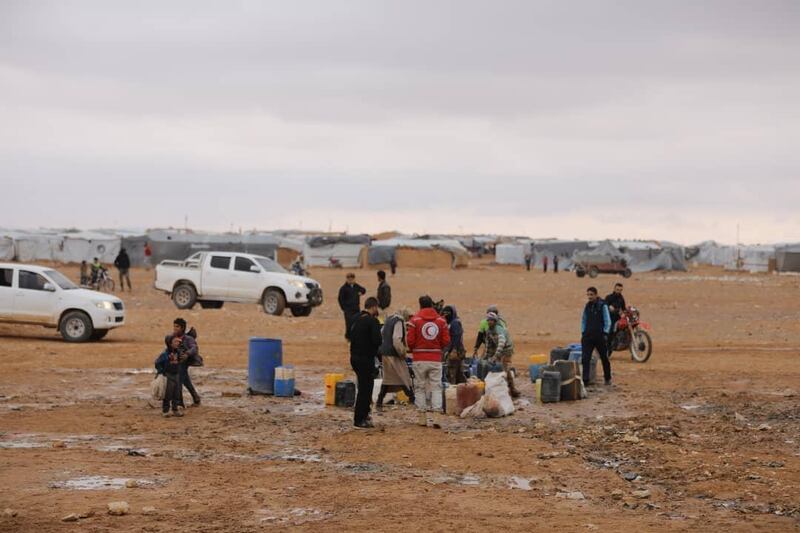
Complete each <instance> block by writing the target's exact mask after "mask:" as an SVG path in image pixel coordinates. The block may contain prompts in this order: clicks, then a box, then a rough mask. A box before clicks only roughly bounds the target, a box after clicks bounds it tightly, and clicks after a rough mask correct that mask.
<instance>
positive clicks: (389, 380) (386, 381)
mask: <svg viewBox="0 0 800 533" xmlns="http://www.w3.org/2000/svg"><path fill="white" fill-rule="evenodd" d="M409 314H410V313H409V312H408V309H400V310H399V311H397V312H396V313H394V314H392V315H390V316H388V317H387V318H386V323H385V324H384V325H383V329H382V330H381V337H382V339H383V340H382V342H381V348H380V351H379V352H378V353H379V356H380V358H381V363H382V364H383V381H382V382H381V390H380V393H379V394H378V402H377V404H376V407H377V408H378V409H380V408H381V407H382V406H383V399H384V398H385V397H386V394H387V393H389V392H398V391H401V390H402V391H403V392H405V393H406V396H408V398H409V399H410V400H411V402H412V403H413V402H414V390H413V386H414V385H413V383H412V381H411V373H410V372H409V370H408V365H407V364H406V354H407V353H408V346H407V345H406V322H408V317H409Z"/></svg>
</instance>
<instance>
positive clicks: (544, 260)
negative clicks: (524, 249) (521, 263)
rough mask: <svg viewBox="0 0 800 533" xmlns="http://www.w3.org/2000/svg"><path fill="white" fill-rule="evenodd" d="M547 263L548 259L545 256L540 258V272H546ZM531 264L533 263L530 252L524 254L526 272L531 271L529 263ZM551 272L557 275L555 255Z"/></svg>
mask: <svg viewBox="0 0 800 533" xmlns="http://www.w3.org/2000/svg"><path fill="white" fill-rule="evenodd" d="M548 261H549V259H548V257H547V256H546V255H545V256H543V257H542V271H543V272H545V273H546V272H547V263H548ZM532 262H533V254H531V253H530V252H529V253H527V254H525V269H526V270H528V271H529V272H530V270H531V263H532ZM553 272H554V273H556V274H558V256H557V255H554V256H553Z"/></svg>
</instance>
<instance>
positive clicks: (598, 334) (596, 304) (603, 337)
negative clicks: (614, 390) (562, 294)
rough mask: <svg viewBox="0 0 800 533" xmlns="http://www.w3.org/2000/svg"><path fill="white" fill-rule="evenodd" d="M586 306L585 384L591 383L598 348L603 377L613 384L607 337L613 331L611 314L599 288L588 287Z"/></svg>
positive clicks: (583, 330) (583, 332)
mask: <svg viewBox="0 0 800 533" xmlns="http://www.w3.org/2000/svg"><path fill="white" fill-rule="evenodd" d="M586 298H587V299H588V300H589V301H588V302H586V306H584V308H583V315H582V316H581V352H582V353H581V363H583V384H584V385H588V384H589V376H590V374H589V373H590V371H591V362H592V352H594V351H595V350H597V353H598V354H599V355H600V361H601V362H602V364H603V377H604V378H605V383H606V385H611V361H610V360H609V359H608V352H607V349H608V348H607V338H608V334H609V332H610V331H611V316H610V315H609V313H608V306H607V305H606V303H605V302H604V301H603V300H602V299H601V298H600V297H598V296H597V289H596V288H595V287H589V288H588V289H586Z"/></svg>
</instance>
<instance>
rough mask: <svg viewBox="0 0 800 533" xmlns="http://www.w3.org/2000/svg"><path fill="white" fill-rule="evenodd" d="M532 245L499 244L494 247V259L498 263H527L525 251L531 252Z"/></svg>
mask: <svg viewBox="0 0 800 533" xmlns="http://www.w3.org/2000/svg"><path fill="white" fill-rule="evenodd" d="M530 249H531V247H530V245H527V246H525V245H523V244H498V245H497V246H495V248H494V260H495V262H496V263H497V264H498V265H522V264H524V263H525V252H526V250H527V251H529V252H530Z"/></svg>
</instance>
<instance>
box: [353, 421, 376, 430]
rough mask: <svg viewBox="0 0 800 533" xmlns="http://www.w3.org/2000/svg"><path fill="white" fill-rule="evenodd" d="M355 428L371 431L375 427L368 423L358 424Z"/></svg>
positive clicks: (354, 425)
mask: <svg viewBox="0 0 800 533" xmlns="http://www.w3.org/2000/svg"><path fill="white" fill-rule="evenodd" d="M353 427H354V428H356V429H370V428H371V427H373V426H372V425H371V424H370V423H368V422H356V423H355V424H353Z"/></svg>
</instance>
